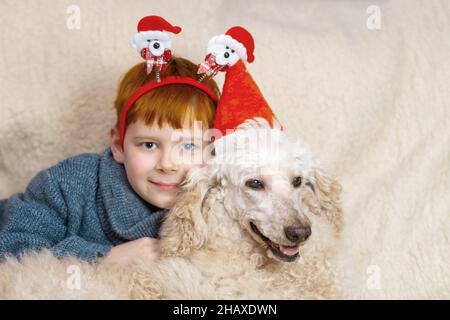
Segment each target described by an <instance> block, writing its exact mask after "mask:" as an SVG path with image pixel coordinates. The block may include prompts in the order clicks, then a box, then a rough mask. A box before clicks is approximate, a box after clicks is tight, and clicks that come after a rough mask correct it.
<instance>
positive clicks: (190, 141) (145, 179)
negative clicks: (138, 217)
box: [111, 120, 208, 209]
mask: <svg viewBox="0 0 450 320" xmlns="http://www.w3.org/2000/svg"><path fill="white" fill-rule="evenodd" d="M184 128H186V129H173V128H172V127H170V126H168V125H164V126H163V127H162V128H161V129H160V128H159V126H158V125H157V124H156V123H154V124H153V125H151V126H148V125H146V124H145V123H144V122H143V121H142V120H139V121H136V122H135V123H132V124H130V125H129V126H128V127H127V130H126V133H125V139H124V151H122V149H121V148H120V141H118V140H120V139H118V136H119V133H118V130H116V129H115V128H113V129H112V130H111V149H112V151H113V154H114V159H115V160H116V161H117V162H118V163H123V164H124V166H125V170H126V173H127V178H128V182H129V183H130V185H131V186H132V187H133V189H134V191H135V192H136V193H137V194H138V195H139V196H140V197H141V198H142V199H144V200H145V201H147V202H148V203H150V204H152V205H154V206H157V207H159V208H166V209H169V208H171V207H172V206H173V205H174V202H175V197H176V194H177V191H178V190H179V184H180V183H181V182H182V181H183V180H184V178H185V176H186V173H187V171H188V170H189V169H191V168H193V167H200V166H203V165H204V159H203V152H204V150H205V148H206V147H207V145H208V141H206V140H203V133H204V131H203V130H202V129H201V123H200V122H195V123H194V126H193V127H192V128H189V126H188V125H187V123H186V124H185V126H184Z"/></svg>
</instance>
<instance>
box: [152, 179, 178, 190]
mask: <svg viewBox="0 0 450 320" xmlns="http://www.w3.org/2000/svg"><path fill="white" fill-rule="evenodd" d="M148 181H149V182H150V183H151V184H153V185H154V186H156V187H157V188H158V189H160V190H165V191H171V190H177V189H178V186H179V183H164V182H159V181H158V182H157V181H152V180H148Z"/></svg>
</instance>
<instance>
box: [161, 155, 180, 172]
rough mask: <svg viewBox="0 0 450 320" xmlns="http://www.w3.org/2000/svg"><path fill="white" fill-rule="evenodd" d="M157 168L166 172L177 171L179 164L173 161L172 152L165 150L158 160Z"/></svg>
mask: <svg viewBox="0 0 450 320" xmlns="http://www.w3.org/2000/svg"><path fill="white" fill-rule="evenodd" d="M157 169H159V170H161V171H164V172H166V173H171V172H175V171H177V170H178V165H177V164H176V163H175V162H174V161H173V159H172V156H171V152H164V153H163V155H162V156H161V158H160V159H159V161H158V164H157Z"/></svg>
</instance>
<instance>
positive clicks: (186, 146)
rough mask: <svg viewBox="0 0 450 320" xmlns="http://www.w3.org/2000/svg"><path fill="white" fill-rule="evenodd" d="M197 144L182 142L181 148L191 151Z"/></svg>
mask: <svg viewBox="0 0 450 320" xmlns="http://www.w3.org/2000/svg"><path fill="white" fill-rule="evenodd" d="M196 147H197V146H196V145H195V144H193V143H184V144H183V149H184V150H186V151H191V150H194V149H195V148H196Z"/></svg>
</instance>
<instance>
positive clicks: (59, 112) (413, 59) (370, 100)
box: [0, 0, 450, 298]
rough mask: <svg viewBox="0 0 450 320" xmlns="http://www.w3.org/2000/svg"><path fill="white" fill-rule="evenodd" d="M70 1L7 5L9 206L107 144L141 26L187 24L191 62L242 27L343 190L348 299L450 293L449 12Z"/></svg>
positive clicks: (401, 5) (2, 6) (2, 61)
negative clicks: (154, 17) (160, 20)
mask: <svg viewBox="0 0 450 320" xmlns="http://www.w3.org/2000/svg"><path fill="white" fill-rule="evenodd" d="M76 3H77V6H78V7H77V8H72V7H69V6H70V5H71V3H70V2H67V1H57V2H55V1H52V0H37V1H36V0H24V1H20V2H17V1H8V0H6V1H2V2H1V3H0V21H1V25H2V37H1V38H0V43H1V48H2V50H1V51H0V70H1V72H0V98H1V107H0V108H1V116H0V197H2V198H4V197H7V196H9V195H11V194H12V193H14V192H19V191H22V190H23V189H24V188H25V187H26V185H27V183H28V182H29V180H30V179H31V178H32V177H33V176H34V175H35V174H36V173H37V172H38V171H39V170H41V169H43V168H46V167H48V166H50V165H52V164H54V163H56V162H57V161H58V160H61V159H63V158H65V157H67V156H71V155H75V154H79V153H82V152H101V151H102V150H103V148H104V147H105V146H106V145H107V133H108V128H109V127H110V126H111V125H112V124H113V122H114V120H115V119H114V113H113V101H114V99H115V90H116V88H117V84H118V81H119V78H120V76H121V75H122V74H123V73H124V72H125V71H126V70H127V69H128V68H129V67H131V66H132V65H133V64H134V63H137V62H139V61H140V59H139V57H138V55H137V54H136V52H134V51H133V50H132V49H131V48H130V46H129V40H130V38H131V36H132V35H133V33H134V32H135V26H136V23H137V21H138V20H139V19H140V18H141V17H142V16H144V15H149V14H158V15H161V16H164V17H165V18H167V19H168V20H169V21H170V22H172V23H174V24H177V25H180V26H182V27H183V32H182V33H181V34H180V35H178V36H176V37H174V39H173V52H174V54H177V55H182V56H185V57H187V58H190V59H191V60H193V61H196V62H200V61H201V60H202V58H203V56H204V52H205V48H206V44H207V41H208V39H209V38H210V37H211V36H213V35H215V34H220V33H223V32H224V31H225V30H226V29H227V28H228V27H230V26H233V25H243V26H245V27H246V28H248V29H249V30H250V31H251V32H252V34H253V35H254V37H255V40H256V50H255V62H254V63H253V64H251V65H249V70H250V72H251V73H252V75H253V77H254V78H255V80H256V82H257V83H258V84H259V85H260V87H261V90H262V91H263V92H264V94H265V96H266V98H267V100H268V101H269V103H270V104H271V105H272V107H273V109H274V111H275V112H276V113H277V115H278V117H279V118H280V120H281V121H282V123H283V124H284V126H285V127H286V129H287V130H288V131H289V132H290V133H291V134H292V133H294V134H298V135H301V136H302V137H303V139H304V140H305V141H306V142H307V143H308V144H310V145H311V146H312V147H313V150H314V151H315V153H316V154H317V156H318V158H319V159H322V160H323V162H324V163H325V164H326V166H327V167H328V168H330V171H331V172H334V173H336V174H337V176H338V177H339V180H340V182H341V183H342V185H343V190H344V193H343V204H344V210H345V224H346V229H345V230H344V234H343V243H342V244H341V254H342V257H343V260H345V262H346V263H350V264H351V265H352V266H353V268H355V270H356V271H355V272H352V274H348V283H347V282H346V284H345V285H346V286H347V287H348V288H349V290H351V292H352V295H353V296H354V297H365V298H450V272H449V271H448V269H449V266H450V254H449V252H450V200H449V199H450V196H449V192H448V190H449V189H450V172H449V170H450V169H449V168H450V151H449V150H450V115H449V111H448V109H449V107H450V106H449V101H450V91H449V87H448V81H449V76H450V59H449V58H448V55H449V52H450V36H449V35H450V2H448V1H445V0H442V1H439V0H431V1H420V0H396V1H393V0H392V1H388V0H380V1H376V3H375V2H374V1H365V0H361V1H350V0H342V1H330V0H328V1H326V0H314V1H313V0H304V1H297V0H284V1H272V0H260V1H251V2H245V1H238V0H221V1H219V0H213V1H202V0H192V1H189V5H187V2H186V1H183V0H176V1H175V0H167V1H164V4H163V5H162V6H161V5H160V2H157V1H140V0H139V1H133V2H132V3H130V1H127V0H110V1H106V2H95V1H88V0H79V1H76ZM374 5H375V7H374ZM180 7H183V10H180V9H179V8H180ZM77 10H78V11H77ZM77 12H78V13H79V17H80V24H79V25H77V24H74V23H73V20H71V19H73V17H74V15H76V14H77ZM78 27H79V28H78ZM220 77H221V76H219V82H222V78H220Z"/></svg>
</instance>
